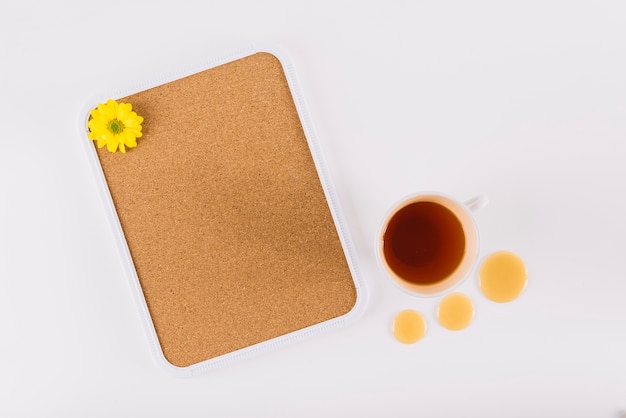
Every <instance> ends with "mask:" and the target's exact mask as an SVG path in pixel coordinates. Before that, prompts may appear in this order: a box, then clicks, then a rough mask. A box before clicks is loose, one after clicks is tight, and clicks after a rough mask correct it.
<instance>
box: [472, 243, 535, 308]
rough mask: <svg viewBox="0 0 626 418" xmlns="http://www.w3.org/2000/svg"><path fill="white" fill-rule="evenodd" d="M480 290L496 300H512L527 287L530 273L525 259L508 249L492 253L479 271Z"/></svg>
mask: <svg viewBox="0 0 626 418" xmlns="http://www.w3.org/2000/svg"><path fill="white" fill-rule="evenodd" d="M478 280H479V284H480V290H481V291H482V292H483V294H484V295H485V296H486V297H487V298H488V299H490V300H492V301H494V302H510V301H512V300H514V299H516V298H517V297H518V296H519V295H520V294H521V293H522V291H523V290H524V288H525V287H526V283H527V281H528V273H527V271H526V265H525V264H524V261H523V260H522V259H521V258H520V257H518V256H517V255H515V254H513V253H511V252H508V251H499V252H496V253H493V254H491V255H490V256H488V257H487V258H485V260H484V261H483V263H482V265H481V266H480V271H479V272H478Z"/></svg>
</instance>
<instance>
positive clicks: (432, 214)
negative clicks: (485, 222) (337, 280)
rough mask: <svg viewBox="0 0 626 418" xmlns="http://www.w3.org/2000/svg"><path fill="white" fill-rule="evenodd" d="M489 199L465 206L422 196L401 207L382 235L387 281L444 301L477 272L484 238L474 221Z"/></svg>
mask: <svg viewBox="0 0 626 418" xmlns="http://www.w3.org/2000/svg"><path fill="white" fill-rule="evenodd" d="M487 202H488V200H487V198H486V197H485V196H478V197H475V198H473V199H470V200H468V201H467V202H465V203H461V202H458V201H457V200H455V199H453V198H451V197H449V196H446V195H444V194H441V193H434V192H427V193H418V194H414V195H411V196H409V197H406V198H404V199H402V200H401V201H400V202H398V203H397V204H395V205H394V206H393V207H392V208H391V210H390V211H389V213H388V214H387V216H386V217H385V220H384V222H383V224H382V226H381V228H380V231H379V233H378V237H377V239H378V242H377V251H376V253H377V256H378V260H379V263H380V264H381V266H382V268H383V269H384V270H385V272H386V273H387V275H388V276H389V277H390V278H391V279H392V280H393V282H394V283H396V284H397V285H398V286H400V288H402V289H403V290H405V291H408V292H409V293H411V294H415V295H422V296H434V295H438V294H440V293H442V292H444V291H446V290H448V289H450V288H452V287H454V286H455V285H457V284H459V283H460V282H461V281H462V280H463V279H464V278H465V277H466V276H467V275H468V274H469V272H470V271H471V270H472V268H473V267H474V265H475V263H476V261H477V259H478V249H479V235H478V228H477V226H476V221H475V220H474V217H473V215H472V212H473V211H476V210H478V209H480V208H482V207H484V206H485V205H486V204H487Z"/></svg>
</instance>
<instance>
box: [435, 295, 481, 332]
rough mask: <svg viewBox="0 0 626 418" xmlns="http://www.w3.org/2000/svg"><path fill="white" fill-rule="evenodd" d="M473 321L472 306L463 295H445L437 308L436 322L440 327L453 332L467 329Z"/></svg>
mask: <svg viewBox="0 0 626 418" xmlns="http://www.w3.org/2000/svg"><path fill="white" fill-rule="evenodd" d="M473 319H474V304H473V303H472V300H471V299H470V298H469V297H467V296H465V295H464V294H463V293H450V294H449V295H446V296H445V297H444V298H443V299H441V302H439V307H438V308H437V320H438V321H439V323H440V324H441V326H442V327H444V328H447V329H449V330H453V331H459V330H462V329H465V328H467V326H468V325H469V324H471V322H472V320H473Z"/></svg>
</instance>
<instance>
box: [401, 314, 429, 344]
mask: <svg viewBox="0 0 626 418" xmlns="http://www.w3.org/2000/svg"><path fill="white" fill-rule="evenodd" d="M424 334H426V321H425V320H424V317H423V316H422V315H421V314H420V313H419V312H417V311H414V310H412V309H406V310H404V311H401V312H399V313H398V314H397V315H396V317H395V318H394V320H393V336H394V337H395V338H396V340H398V341H400V342H401V343H403V344H413V343H416V342H418V341H419V340H421V339H422V337H423V336H424Z"/></svg>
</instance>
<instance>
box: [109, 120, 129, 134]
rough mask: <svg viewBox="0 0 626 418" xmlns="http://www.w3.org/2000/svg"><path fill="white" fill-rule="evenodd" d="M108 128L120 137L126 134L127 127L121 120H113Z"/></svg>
mask: <svg viewBox="0 0 626 418" xmlns="http://www.w3.org/2000/svg"><path fill="white" fill-rule="evenodd" d="M108 128H109V131H111V132H113V134H114V135H118V134H121V133H122V132H124V129H125V128H126V126H124V123H123V122H122V121H121V120H119V119H113V120H112V121H111V122H109V126H108Z"/></svg>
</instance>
